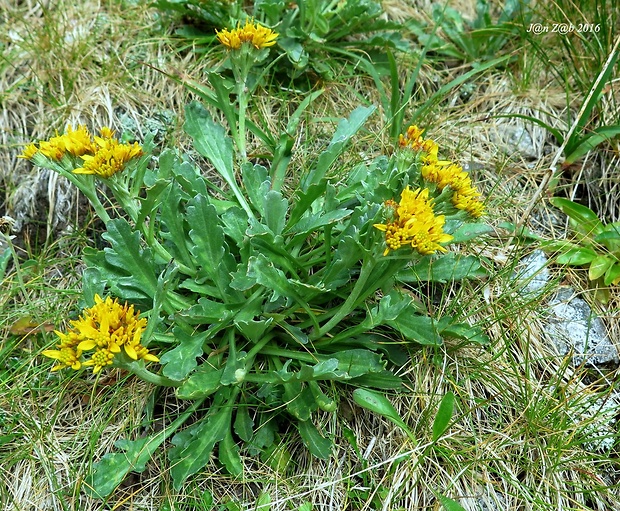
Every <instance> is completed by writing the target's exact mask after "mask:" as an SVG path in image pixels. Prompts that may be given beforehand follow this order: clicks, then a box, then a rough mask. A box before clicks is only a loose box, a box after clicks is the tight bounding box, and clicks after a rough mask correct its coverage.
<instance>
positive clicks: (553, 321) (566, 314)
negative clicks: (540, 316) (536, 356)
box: [546, 286, 618, 366]
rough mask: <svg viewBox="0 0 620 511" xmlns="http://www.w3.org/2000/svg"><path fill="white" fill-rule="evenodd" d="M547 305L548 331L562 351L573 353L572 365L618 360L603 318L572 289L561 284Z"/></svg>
mask: <svg viewBox="0 0 620 511" xmlns="http://www.w3.org/2000/svg"><path fill="white" fill-rule="evenodd" d="M547 306H548V316H547V318H546V324H547V334H548V335H549V337H550V338H551V340H552V341H553V343H554V344H555V346H556V349H557V351H558V352H559V353H560V354H562V355H566V354H567V353H569V352H573V365H575V366H579V365H581V364H583V363H586V364H588V365H592V366H597V365H601V364H609V363H614V364H617V363H618V350H617V348H616V347H615V346H614V344H613V343H612V342H611V340H610V339H609V337H608V336H607V332H606V330H605V325H604V324H603V321H602V320H601V318H599V317H598V316H596V315H595V314H594V313H593V312H592V309H590V306H589V305H588V304H587V303H586V302H585V301H584V300H583V299H581V298H579V297H577V296H576V295H575V291H574V290H573V289H572V288H570V287H566V286H564V287H560V288H559V289H558V291H557V294H556V295H555V296H554V297H553V298H551V300H549V302H548V304H547Z"/></svg>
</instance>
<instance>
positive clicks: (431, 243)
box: [374, 187, 452, 255]
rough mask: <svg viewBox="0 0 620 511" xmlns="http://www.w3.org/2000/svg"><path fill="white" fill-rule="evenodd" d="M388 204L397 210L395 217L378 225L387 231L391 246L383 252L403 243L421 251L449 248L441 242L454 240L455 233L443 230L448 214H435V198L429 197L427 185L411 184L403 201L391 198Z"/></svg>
mask: <svg viewBox="0 0 620 511" xmlns="http://www.w3.org/2000/svg"><path fill="white" fill-rule="evenodd" d="M388 206H389V207H390V208H391V209H392V210H393V220H392V221H389V222H388V223H387V224H375V225H374V226H375V227H376V228H377V229H379V230H381V231H384V232H385V243H386V245H387V248H386V249H385V252H384V253H383V255H387V254H388V253H389V252H390V250H398V249H399V248H400V247H402V246H403V245H411V246H412V247H413V248H414V249H415V250H417V251H418V252H420V254H432V253H434V252H436V251H438V250H439V251H440V252H445V251H446V249H445V248H444V247H442V246H441V245H440V243H447V242H448V241H451V240H452V236H451V235H450V234H446V233H445V232H444V231H443V226H444V224H445V222H446V217H445V216H444V215H435V212H434V211H433V199H432V198H431V199H429V197H428V189H427V188H425V189H420V188H418V189H417V190H415V191H412V190H411V188H409V187H407V188H405V189H404V190H403V192H402V194H401V199H400V203H398V204H396V203H395V202H394V201H389V202H388Z"/></svg>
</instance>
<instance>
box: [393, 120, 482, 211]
mask: <svg viewBox="0 0 620 511" xmlns="http://www.w3.org/2000/svg"><path fill="white" fill-rule="evenodd" d="M423 131H424V130H421V129H420V128H418V127H417V126H409V128H408V129H407V133H406V134H405V135H400V137H399V140H398V143H399V145H400V147H402V148H407V149H413V150H414V151H417V152H420V153H421V157H420V161H421V162H422V168H421V174H422V177H423V178H424V179H425V180H426V181H429V182H432V183H435V184H436V185H437V188H439V189H440V190H443V189H444V188H445V187H446V186H449V187H450V188H451V189H452V191H453V192H454V193H453V195H452V204H453V205H454V207H455V208H457V209H460V210H463V211H466V212H467V213H469V214H470V215H471V216H472V217H474V218H478V217H480V216H482V214H483V213H484V205H483V204H482V202H481V201H480V192H479V191H478V190H477V189H476V187H475V186H474V185H473V184H472V182H471V178H470V177H469V174H468V173H467V172H465V171H464V170H463V168H462V167H461V166H460V165H457V164H455V163H452V162H451V161H441V160H439V158H438V156H437V154H438V151H439V147H438V145H437V143H436V142H434V141H433V140H431V139H424V138H423V137H422V133H423Z"/></svg>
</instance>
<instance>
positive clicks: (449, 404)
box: [433, 392, 454, 442]
mask: <svg viewBox="0 0 620 511" xmlns="http://www.w3.org/2000/svg"><path fill="white" fill-rule="evenodd" d="M453 413H454V393H453V392H448V393H446V395H445V396H444V397H443V398H442V400H441V402H440V403H439V408H438V409H437V415H436V416H435V420H434V421H433V442H436V441H437V440H439V438H440V437H441V436H442V435H443V434H444V433H445V431H446V430H447V429H448V426H449V425H450V421H451V420H452V415H453Z"/></svg>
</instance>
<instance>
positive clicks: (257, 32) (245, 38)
mask: <svg viewBox="0 0 620 511" xmlns="http://www.w3.org/2000/svg"><path fill="white" fill-rule="evenodd" d="M215 32H216V34H217V39H218V41H219V42H220V43H222V44H223V45H224V46H226V48H228V49H229V50H239V49H241V45H242V44H243V43H250V44H251V45H252V46H254V48H256V49H257V50H260V49H262V48H268V47H269V46H273V45H274V44H276V39H277V38H278V34H277V33H276V32H274V31H273V30H271V29H270V28H267V27H263V26H262V25H260V24H259V23H254V20H253V19H252V20H249V19H248V20H246V22H245V25H244V26H243V27H241V23H240V22H239V23H237V28H235V29H233V30H228V29H224V30H221V31H218V30H216V31H215Z"/></svg>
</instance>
